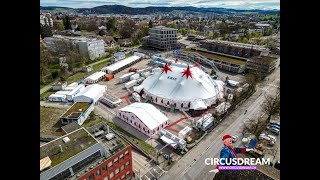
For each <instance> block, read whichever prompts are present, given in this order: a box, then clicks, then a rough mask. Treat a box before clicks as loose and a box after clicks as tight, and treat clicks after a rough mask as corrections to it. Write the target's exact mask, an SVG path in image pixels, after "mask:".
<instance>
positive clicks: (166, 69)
mask: <svg viewBox="0 0 320 180" xmlns="http://www.w3.org/2000/svg"><path fill="white" fill-rule="evenodd" d="M168 71H171V72H172V70H171V68H170V67H169V66H168V63H166V65H164V67H163V70H162V73H163V72H165V73H166V74H168Z"/></svg>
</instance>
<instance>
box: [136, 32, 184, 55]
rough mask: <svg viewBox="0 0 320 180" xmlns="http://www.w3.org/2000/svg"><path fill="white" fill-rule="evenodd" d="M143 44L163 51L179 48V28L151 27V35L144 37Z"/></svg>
mask: <svg viewBox="0 0 320 180" xmlns="http://www.w3.org/2000/svg"><path fill="white" fill-rule="evenodd" d="M142 44H143V45H144V46H147V47H151V48H155V49H159V50H162V51H170V50H174V49H179V45H178V43H177V29H173V28H167V27H165V26H155V27H153V28H150V29H149V36H146V37H144V38H143V39H142Z"/></svg>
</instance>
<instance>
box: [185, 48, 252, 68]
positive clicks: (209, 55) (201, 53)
mask: <svg viewBox="0 0 320 180" xmlns="http://www.w3.org/2000/svg"><path fill="white" fill-rule="evenodd" d="M185 51H187V52H194V53H199V54H200V55H202V56H204V57H206V58H210V59H215V60H219V61H224V62H228V63H232V64H237V65H244V64H246V61H241V60H238V59H233V58H229V57H224V56H220V55H216V54H211V53H207V52H204V51H202V50H192V49H186V50H185Z"/></svg>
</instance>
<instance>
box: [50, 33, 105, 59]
mask: <svg viewBox="0 0 320 180" xmlns="http://www.w3.org/2000/svg"><path fill="white" fill-rule="evenodd" d="M58 40H63V41H67V42H71V43H72V44H73V45H78V47H79V52H80V54H82V55H83V56H88V57H89V58H90V59H91V60H94V59H95V58H97V57H102V56H105V50H104V41H103V40H101V39H96V38H86V37H70V36H61V35H53V36H52V37H46V38H45V39H44V41H45V43H46V45H47V47H48V48H49V49H50V50H52V51H54V44H55V42H57V41H58Z"/></svg>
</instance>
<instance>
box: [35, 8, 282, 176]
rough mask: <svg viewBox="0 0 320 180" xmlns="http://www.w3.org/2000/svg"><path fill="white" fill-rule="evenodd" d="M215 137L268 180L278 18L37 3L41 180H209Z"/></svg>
mask: <svg viewBox="0 0 320 180" xmlns="http://www.w3.org/2000/svg"><path fill="white" fill-rule="evenodd" d="M226 134H228V136H225V135H226ZM229 135H230V136H229ZM249 137H250V138H251V139H252V138H253V139H254V142H255V143H256V144H255V145H254V146H253V147H250V148H249V146H248V145H246V143H247V140H248V138H249ZM226 138H231V139H232V143H233V146H235V147H246V148H243V149H247V152H245V153H241V154H239V155H238V157H240V158H265V159H267V158H269V159H270V160H271V163H270V165H257V170H254V171H253V170H248V171H239V173H238V174H236V175H230V176H229V178H228V179H239V177H241V178H242V179H280V11H277V10H265V11H264V10H233V9H224V8H211V9H210V8H194V7H159V8H157V7H147V8H131V7H126V6H117V5H109V6H100V7H94V8H79V9H75V8H65V7H44V6H41V7H40V179H41V180H48V179H80V180H112V179H115V180H117V179H121V180H122V179H126V180H129V179H137V180H138V179H139V180H140V179H142V180H150V179H160V180H169V179H170V180H171V179H172V180H176V179H177V180H178V179H195V180H197V179H201V180H217V179H219V178H220V179H221V176H222V175H223V172H215V173H210V171H211V170H213V169H214V168H215V167H213V166H208V165H206V164H205V159H206V158H219V157H220V156H221V154H220V150H221V149H222V148H223V146H224V144H223V143H224V142H225V141H224V140H225V139H226ZM250 138H249V140H250ZM222 139H223V141H224V142H223V141H222ZM252 143H253V141H252ZM225 146H226V144H225ZM233 176H235V177H233ZM222 179H223V178H222Z"/></svg>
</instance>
